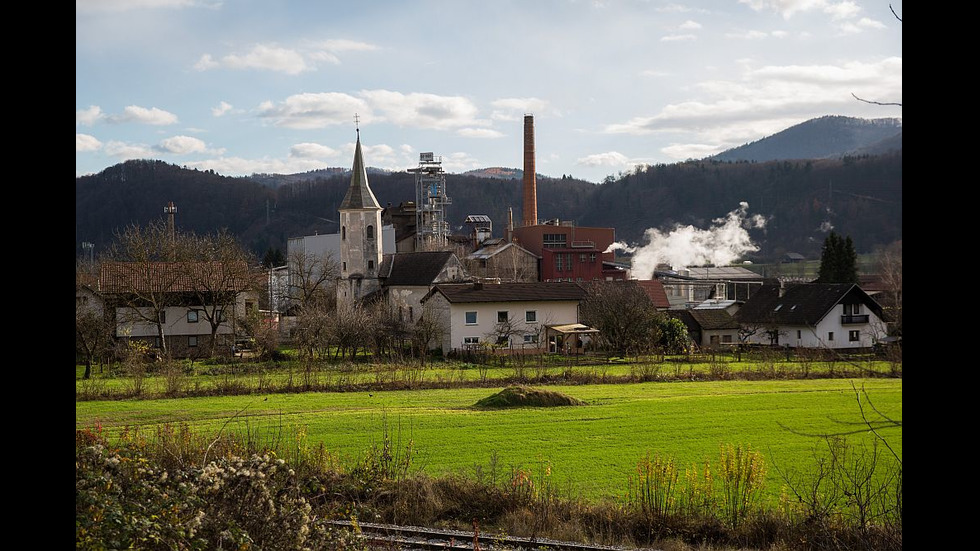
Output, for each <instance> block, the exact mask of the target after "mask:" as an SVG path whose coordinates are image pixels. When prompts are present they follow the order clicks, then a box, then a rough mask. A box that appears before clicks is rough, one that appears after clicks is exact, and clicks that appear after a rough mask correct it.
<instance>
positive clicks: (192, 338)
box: [187, 335, 197, 348]
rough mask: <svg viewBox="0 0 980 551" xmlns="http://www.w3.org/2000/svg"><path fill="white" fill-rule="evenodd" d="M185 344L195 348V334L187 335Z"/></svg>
mask: <svg viewBox="0 0 980 551" xmlns="http://www.w3.org/2000/svg"><path fill="white" fill-rule="evenodd" d="M187 346H189V347H191V348H197V335H191V336H189V337H187Z"/></svg>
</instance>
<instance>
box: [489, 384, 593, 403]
mask: <svg viewBox="0 0 980 551" xmlns="http://www.w3.org/2000/svg"><path fill="white" fill-rule="evenodd" d="M584 405H585V402H583V401H582V400H579V399H578V398H572V397H571V396H567V395H565V394H562V393H561V392H554V391H551V390H541V389H539V388H531V387H527V386H512V387H507V388H505V389H503V390H501V391H500V392H498V393H496V394H494V395H492V396H487V397H486V398H484V399H482V400H480V401H479V402H477V403H476V406H475V407H478V408H517V407H554V406H584Z"/></svg>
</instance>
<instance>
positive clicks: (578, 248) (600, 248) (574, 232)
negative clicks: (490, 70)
mask: <svg viewBox="0 0 980 551" xmlns="http://www.w3.org/2000/svg"><path fill="white" fill-rule="evenodd" d="M523 184H524V189H523V191H524V193H523V195H524V205H523V206H524V208H523V211H522V217H521V219H522V221H523V224H522V225H521V227H519V228H512V229H510V232H509V233H510V235H508V238H509V239H511V240H512V241H514V242H515V243H517V244H518V245H520V246H522V247H524V248H525V249H527V250H529V251H531V252H532V253H534V254H536V255H538V257H540V259H541V260H540V265H539V266H538V279H539V280H540V281H577V282H589V281H596V280H625V279H629V270H628V269H627V268H626V267H624V266H622V265H619V264H617V263H616V262H615V254H614V253H613V252H612V251H611V250H610V246H611V245H612V244H613V243H614V242H615V241H616V230H615V229H614V228H588V227H579V226H576V225H575V224H574V222H569V221H564V222H563V221H559V220H552V221H548V222H545V223H539V222H538V199H537V182H536V175H535V168H534V117H533V116H532V115H524V179H523ZM607 251H608V252H607Z"/></svg>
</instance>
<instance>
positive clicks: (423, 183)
mask: <svg viewBox="0 0 980 551" xmlns="http://www.w3.org/2000/svg"><path fill="white" fill-rule="evenodd" d="M409 172H414V173H415V250H416V251H432V250H440V249H443V248H445V247H446V244H447V242H448V238H449V222H448V221H447V220H446V205H449V204H452V199H450V198H449V197H447V196H446V173H445V172H443V170H442V157H441V156H439V157H437V156H434V155H433V154H432V153H419V167H418V168H415V169H411V170H409Z"/></svg>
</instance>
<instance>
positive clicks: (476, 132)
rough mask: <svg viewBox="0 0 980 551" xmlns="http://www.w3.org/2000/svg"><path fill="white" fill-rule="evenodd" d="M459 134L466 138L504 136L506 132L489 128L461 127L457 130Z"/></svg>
mask: <svg viewBox="0 0 980 551" xmlns="http://www.w3.org/2000/svg"><path fill="white" fill-rule="evenodd" d="M456 135H457V136H462V137H464V138H503V137H504V133H503V132H499V131H497V130H491V129H489V128H460V129H459V130H457V131H456Z"/></svg>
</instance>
